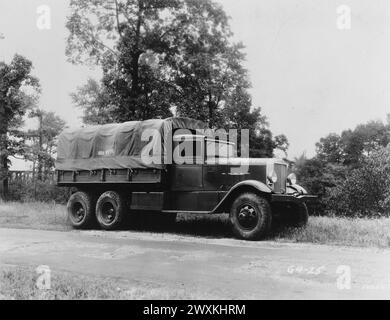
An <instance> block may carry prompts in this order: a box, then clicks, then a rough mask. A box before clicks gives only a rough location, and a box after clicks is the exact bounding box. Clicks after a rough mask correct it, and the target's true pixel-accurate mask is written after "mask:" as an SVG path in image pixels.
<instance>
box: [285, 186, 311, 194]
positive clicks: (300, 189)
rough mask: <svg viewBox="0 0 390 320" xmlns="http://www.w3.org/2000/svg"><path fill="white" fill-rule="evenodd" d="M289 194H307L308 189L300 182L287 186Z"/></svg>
mask: <svg viewBox="0 0 390 320" xmlns="http://www.w3.org/2000/svg"><path fill="white" fill-rule="evenodd" d="M286 193H287V194H297V193H298V194H307V191H306V189H305V188H303V187H301V186H300V185H298V184H292V185H289V186H287V192H286Z"/></svg>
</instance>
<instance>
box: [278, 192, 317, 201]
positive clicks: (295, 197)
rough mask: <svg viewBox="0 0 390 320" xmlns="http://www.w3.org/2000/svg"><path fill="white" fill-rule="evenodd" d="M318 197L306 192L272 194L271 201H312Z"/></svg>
mask: <svg viewBox="0 0 390 320" xmlns="http://www.w3.org/2000/svg"><path fill="white" fill-rule="evenodd" d="M317 199H318V197H317V196H313V195H308V194H272V195H271V202H298V203H302V202H303V203H305V202H314V201H317Z"/></svg>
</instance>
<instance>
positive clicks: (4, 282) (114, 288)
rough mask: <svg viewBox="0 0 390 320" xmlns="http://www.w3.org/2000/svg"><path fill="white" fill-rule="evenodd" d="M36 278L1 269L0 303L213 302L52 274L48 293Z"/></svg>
mask: <svg viewBox="0 0 390 320" xmlns="http://www.w3.org/2000/svg"><path fill="white" fill-rule="evenodd" d="M38 276H39V275H38V274H37V272H36V270H35V269H33V268H30V267H12V266H7V267H2V268H1V269H0V300H179V299H189V300H193V299H214V298H218V297H214V296H210V297H208V295H207V294H205V293H204V292H197V291H196V290H195V291H194V290H191V289H188V290H186V289H175V288H169V287H161V286H157V285H153V284H148V283H142V284H140V283H136V282H132V283H131V282H129V281H125V280H122V279H118V278H102V277H93V276H85V275H75V274H72V273H68V272H59V271H57V272H54V271H52V272H51V279H50V285H51V286H50V289H48V290H42V289H39V288H38V287H37V279H38Z"/></svg>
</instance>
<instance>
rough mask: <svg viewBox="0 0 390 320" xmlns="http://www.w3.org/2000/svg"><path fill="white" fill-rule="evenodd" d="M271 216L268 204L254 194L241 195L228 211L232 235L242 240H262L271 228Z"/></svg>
mask: <svg viewBox="0 0 390 320" xmlns="http://www.w3.org/2000/svg"><path fill="white" fill-rule="evenodd" d="M271 221H272V214H271V207H270V204H269V202H268V201H267V200H266V199H265V198H263V197H261V196H259V195H257V194H255V193H244V194H241V195H240V196H239V197H238V198H237V199H236V200H235V201H234V202H233V205H232V208H231V211H230V222H231V225H232V228H233V232H234V234H235V235H236V236H237V237H239V238H241V239H244V240H259V239H262V238H264V237H265V236H266V235H267V234H268V232H269V231H270V228H271Z"/></svg>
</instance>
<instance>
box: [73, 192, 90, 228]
mask: <svg viewBox="0 0 390 320" xmlns="http://www.w3.org/2000/svg"><path fill="white" fill-rule="evenodd" d="M95 203H96V200H95V197H94V196H93V195H90V194H87V193H85V192H76V193H74V194H72V196H71V197H70V198H69V201H68V205H67V211H68V219H69V221H70V223H71V225H72V227H73V228H76V229H85V228H88V227H91V225H92V224H93V222H94V220H95Z"/></svg>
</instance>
